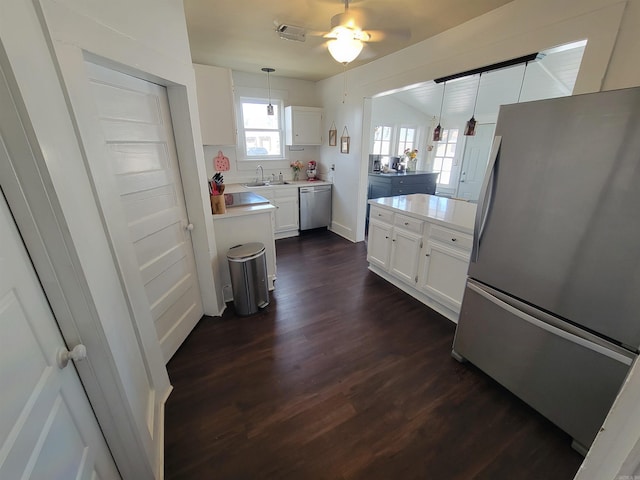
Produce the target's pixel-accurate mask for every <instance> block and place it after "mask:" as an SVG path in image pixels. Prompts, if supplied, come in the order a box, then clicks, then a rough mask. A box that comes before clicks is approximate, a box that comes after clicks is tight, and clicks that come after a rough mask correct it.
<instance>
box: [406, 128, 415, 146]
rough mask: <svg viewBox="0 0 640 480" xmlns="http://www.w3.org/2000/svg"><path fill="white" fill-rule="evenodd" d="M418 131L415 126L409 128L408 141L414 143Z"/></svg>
mask: <svg viewBox="0 0 640 480" xmlns="http://www.w3.org/2000/svg"><path fill="white" fill-rule="evenodd" d="M415 135H416V131H415V129H413V128H408V129H407V142H411V143H413V139H414V138H415Z"/></svg>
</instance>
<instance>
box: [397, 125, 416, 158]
mask: <svg viewBox="0 0 640 480" xmlns="http://www.w3.org/2000/svg"><path fill="white" fill-rule="evenodd" d="M403 130H405V135H404V138H402V131H403ZM409 130H413V140H411V142H409V141H407V133H406V132H408V131H409ZM418 140H419V139H418V127H416V126H414V125H400V126H398V128H397V134H396V145H397V146H398V155H397V156H398V157H402V156H403V155H404V152H405V150H406V149H407V148H408V149H410V150H413V149H415V148H418V147H417V146H416V145H418V143H419V142H418ZM401 145H403V146H402V147H401Z"/></svg>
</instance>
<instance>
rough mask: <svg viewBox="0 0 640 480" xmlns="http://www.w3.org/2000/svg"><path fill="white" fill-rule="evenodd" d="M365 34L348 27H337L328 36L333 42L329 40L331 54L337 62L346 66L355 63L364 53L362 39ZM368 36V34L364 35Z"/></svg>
mask: <svg viewBox="0 0 640 480" xmlns="http://www.w3.org/2000/svg"><path fill="white" fill-rule="evenodd" d="M361 34H364V32H357V31H354V30H352V29H350V28H347V27H336V28H334V29H333V31H332V32H331V33H330V34H329V35H328V36H330V37H331V38H333V40H329V42H328V47H329V53H330V54H331V56H332V57H333V59H334V60H335V61H336V62H340V63H342V64H344V65H346V64H347V63H349V62H352V61H354V60H355V59H356V58H357V57H358V55H360V52H362V47H363V46H364V45H363V43H362V39H361V38H360V37H361V36H362V35H361ZM364 35H366V34H364Z"/></svg>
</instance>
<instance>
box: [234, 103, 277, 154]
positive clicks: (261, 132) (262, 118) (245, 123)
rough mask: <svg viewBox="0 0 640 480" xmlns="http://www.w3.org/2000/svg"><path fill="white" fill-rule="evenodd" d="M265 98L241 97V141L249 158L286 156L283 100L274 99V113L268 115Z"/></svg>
mask: <svg viewBox="0 0 640 480" xmlns="http://www.w3.org/2000/svg"><path fill="white" fill-rule="evenodd" d="M268 104H269V101H268V100H267V99H265V98H244V97H241V98H240V106H241V108H240V115H241V122H240V125H242V132H241V135H240V138H241V141H242V142H243V143H244V152H245V156H246V158H247V159H270V158H272V159H282V158H284V147H283V145H284V141H283V140H284V128H283V118H282V111H283V109H282V101H280V100H278V99H272V100H271V104H272V105H273V115H267V105H268Z"/></svg>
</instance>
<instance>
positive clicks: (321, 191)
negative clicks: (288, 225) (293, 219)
mask: <svg viewBox="0 0 640 480" xmlns="http://www.w3.org/2000/svg"><path fill="white" fill-rule="evenodd" d="M330 223H331V185H314V186H309V187H300V230H310V229H312V228H320V227H327V226H329V224H330Z"/></svg>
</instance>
